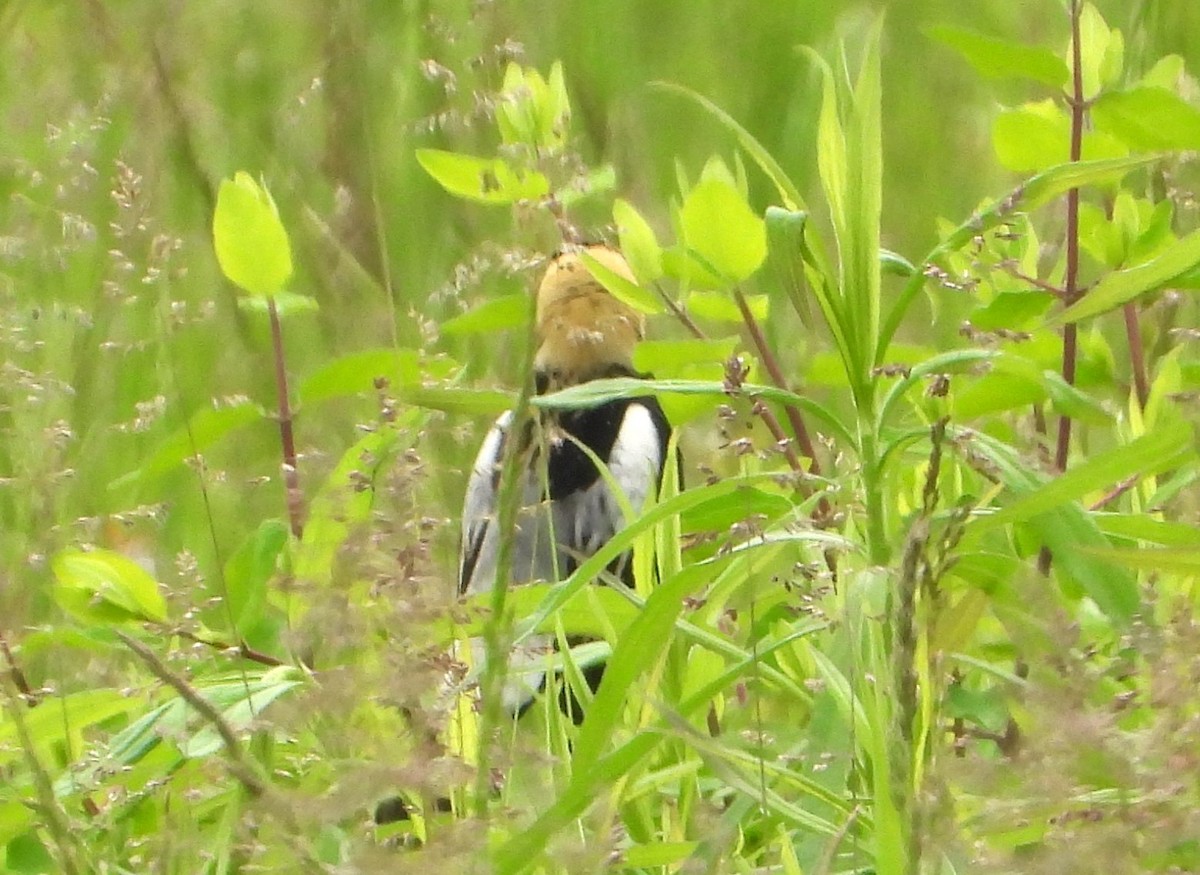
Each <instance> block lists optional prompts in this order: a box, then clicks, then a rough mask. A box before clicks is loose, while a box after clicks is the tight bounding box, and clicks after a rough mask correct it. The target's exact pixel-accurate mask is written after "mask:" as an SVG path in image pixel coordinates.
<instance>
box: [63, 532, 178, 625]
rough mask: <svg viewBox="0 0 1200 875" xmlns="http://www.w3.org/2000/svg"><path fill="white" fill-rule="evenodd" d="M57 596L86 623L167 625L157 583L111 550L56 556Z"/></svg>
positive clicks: (164, 606) (131, 561) (66, 552)
mask: <svg viewBox="0 0 1200 875" xmlns="http://www.w3.org/2000/svg"><path fill="white" fill-rule="evenodd" d="M52 567H53V570H54V577H55V580H56V581H57V588H56V591H55V595H56V596H57V598H58V601H59V604H61V605H62V607H63V608H64V609H65V610H67V611H68V612H70V613H71V614H73V615H75V616H76V617H77V618H79V619H81V620H85V621H100V622H128V621H140V620H149V621H151V622H155V623H161V622H164V621H165V620H166V618H167V603H166V601H165V600H164V599H163V597H162V594H161V593H159V591H158V583H157V582H156V581H155V580H154V578H153V577H151V576H150V574H149V573H148V572H147V571H146V570H145V569H144V568H142V567H141V566H140V565H138V564H137V563H136V562H134V561H133V560H132V559H130V558H128V557H126V556H124V555H122V554H121V553H117V552H114V551H112V550H93V551H91V552H89V553H84V552H83V551H81V550H66V551H63V552H62V553H59V554H58V555H57V556H56V557H54V562H53V564H52Z"/></svg>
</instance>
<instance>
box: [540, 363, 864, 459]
mask: <svg viewBox="0 0 1200 875" xmlns="http://www.w3.org/2000/svg"><path fill="white" fill-rule="evenodd" d="M664 393H666V394H672V393H675V394H679V395H707V396H710V397H714V398H728V397H729V390H728V387H727V386H726V385H725V383H724V382H722V381H720V380H713V381H704V380H639V379H634V378H630V377H620V378H616V379H611V380H592V381H591V382H588V383H583V384H582V385H579V386H572V387H570V388H569V389H562V390H560V391H558V392H552V393H550V394H549V395H539V396H537V397H536V398H531V399H530V403H531V404H532V405H533V406H534V407H540V408H544V409H546V410H569V409H571V408H576V407H590V406H593V405H597V404H603V403H605V402H606V401H613V400H615V399H617V398H643V397H645V396H646V395H660V394H664ZM742 393H743V394H744V395H745V396H746V397H748V398H762V399H763V400H764V401H775V402H779V403H782V404H793V405H795V406H796V407H799V408H800V409H801V410H805V411H807V412H809V413H811V414H813V415H814V416H815V417H817V418H818V419H820V420H821V421H822V422H824V423H825V426H826V427H827V428H829V429H830V430H831V431H832V432H833V434H834V435H835V437H836V438H837V439H838V440H839V441H845V444H846V446H854V445H855V443H856V441H855V440H854V438H853V437H852V436H851V434H850V432H849V431H847V429H846V426H845V425H843V424H842V422H841V421H840V420H839V419H838V418H837V417H836V416H834V415H833V414H832V413H830V411H829V410H827V409H826V408H824V407H822V406H821V405H820V404H818V403H817V402H815V401H813V400H812V399H810V398H806V397H804V396H803V395H797V394H796V393H795V392H788V391H786V390H784V389H780V388H778V387H776V386H764V385H756V384H751V383H747V384H745V385H744V386H742Z"/></svg>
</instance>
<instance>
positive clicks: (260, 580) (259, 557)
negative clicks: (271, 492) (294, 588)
mask: <svg viewBox="0 0 1200 875" xmlns="http://www.w3.org/2000/svg"><path fill="white" fill-rule="evenodd" d="M287 541H288V527H287V524H286V523H284V522H283V521H282V520H264V521H263V522H261V523H260V524H259V526H258V528H257V529H255V530H254V532H253V533H251V535H250V536H249V537H248V538H246V540H245V541H243V542H242V544H241V546H240V547H238V549H237V550H236V551H235V552H234V554H233V555H232V556H230V557H229V561H228V562H226V563H225V606H226V610H227V611H228V617H229V619H230V621H231V623H232V626H233V628H232V630H231V631H232V632H233V633H235V634H236V635H237V636H238V637H239V638H241V639H244V638H245V637H246V636H247V634H248V633H249V632H250V631H251V630H253V628H254V627H255V626H256V625H257V624H258V623H259V621H260V620H262V618H263V609H264V608H265V607H266V604H267V583H268V581H270V579H271V577H272V575H273V574H274V573H275V564H276V562H277V561H278V559H279V554H280V553H281V552H283V548H284V546H285V545H286V544H287Z"/></svg>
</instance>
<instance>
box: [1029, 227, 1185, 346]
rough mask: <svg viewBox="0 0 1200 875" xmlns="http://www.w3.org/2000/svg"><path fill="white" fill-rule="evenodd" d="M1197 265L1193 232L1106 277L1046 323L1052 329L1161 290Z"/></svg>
mask: <svg viewBox="0 0 1200 875" xmlns="http://www.w3.org/2000/svg"><path fill="white" fill-rule="evenodd" d="M1197 265H1200V231H1193V232H1192V233H1191V234H1189V235H1188V236H1186V237H1184V238H1183V239H1181V240H1178V241H1176V242H1175V243H1173V244H1171V245H1170V246H1168V247H1167V248H1166V249H1164V250H1163V251H1162V252H1161V253H1160V254H1159V255H1158V256H1157V257H1156V258H1153V259H1151V260H1150V261H1147V262H1146V263H1145V264H1139V265H1137V266H1136V267H1130V268H1126V269H1125V270H1118V271H1114V272H1112V273H1109V274H1107V275H1106V276H1105V277H1104V278H1103V279H1101V280H1100V282H1098V283H1096V285H1095V286H1093V287H1092V289H1091V291H1089V292H1088V293H1087V294H1086V295H1084V297H1083V298H1082V299H1081V300H1079V301H1077V302H1076V303H1074V304H1072V305H1071V306H1070V307H1067V309H1065V310H1063V311H1062V312H1061V313H1059V314H1058V315H1057V316H1055V317H1054V318H1053V319H1050V320H1049V321H1048V322H1047V323H1046V324H1047V326H1049V327H1054V326H1058V325H1064V324H1066V323H1068V322H1078V321H1080V320H1082V319H1087V318H1088V317H1090V316H1096V315H1099V314H1100V313H1106V312H1108V311H1109V310H1113V309H1116V308H1117V307H1119V306H1121V305H1122V304H1124V303H1125V302H1127V301H1132V300H1134V299H1135V298H1137V297H1138V296H1139V295H1143V294H1145V293H1146V292H1152V291H1154V290H1155V289H1160V288H1162V287H1163V286H1165V285H1167V284H1169V283H1170V282H1171V280H1173V279H1174V278H1175V277H1177V276H1179V275H1180V274H1183V273H1186V272H1187V271H1189V270H1191V269H1193V268H1195V267H1196V266H1197Z"/></svg>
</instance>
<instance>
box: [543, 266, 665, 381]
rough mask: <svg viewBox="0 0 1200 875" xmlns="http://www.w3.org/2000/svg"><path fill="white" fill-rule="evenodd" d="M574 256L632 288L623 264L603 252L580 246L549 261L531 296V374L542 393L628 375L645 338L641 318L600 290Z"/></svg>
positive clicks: (594, 280) (631, 277) (629, 275)
mask: <svg viewBox="0 0 1200 875" xmlns="http://www.w3.org/2000/svg"><path fill="white" fill-rule="evenodd" d="M580 252H586V253H587V254H588V255H590V256H591V257H592V258H594V259H596V261H598V262H600V264H601V265H603V266H604V267H605V268H607V269H608V270H610V271H612V272H613V273H615V274H617V275H619V276H621V277H623V278H624V279H627V280H629V281H630V282H635V280H634V277H633V272H632V271H630V269H629V265H628V264H626V262H625V259H624V258H622V257H621V254H620V253H619V252H617V251H616V250H614V249H610V248H609V247H607V246H603V245H592V246H586V247H583V248H582V249H580V250H572V251H567V252H561V253H559V254H558V255H556V256H554V258H553V259H552V260H551V261H550V266H549V267H548V268H546V275H545V276H544V277H543V278H542V282H541V285H539V286H538V290H537V342H538V351H537V356H536V357H535V359H534V370H535V371H536V373H537V378H538V384H539V386H540V387H543V388H561V387H563V386H570V385H574V384H576V383H583V382H586V381H587V380H592V379H596V378H598V377H606V376H614V375H616V374H620V373H632V372H633V348H634V346H635V345H636V344H637V342H638V341H639V340H641V339H642V337H643V335H644V332H645V320H644V319H643V318H642V316H641V314H640V313H638V312H636V311H635V310H633V309H631V308H630V307H628V306H627V305H625V304H623V303H621V302H620V301H618V300H617V299H616V298H614V297H613V296H612V295H611V294H609V293H608V291H607V290H605V288H604V286H602V285H601V284H600V282H599V281H598V280H597V279H596V278H595V277H593V276H592V274H591V273H590V272H589V271H588V269H587V266H586V265H585V264H584V263H583V259H582V258H581V257H580Z"/></svg>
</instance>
